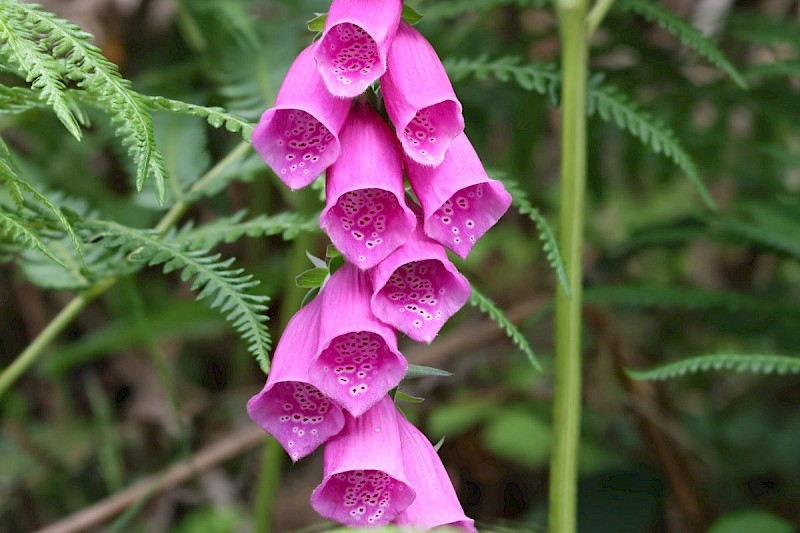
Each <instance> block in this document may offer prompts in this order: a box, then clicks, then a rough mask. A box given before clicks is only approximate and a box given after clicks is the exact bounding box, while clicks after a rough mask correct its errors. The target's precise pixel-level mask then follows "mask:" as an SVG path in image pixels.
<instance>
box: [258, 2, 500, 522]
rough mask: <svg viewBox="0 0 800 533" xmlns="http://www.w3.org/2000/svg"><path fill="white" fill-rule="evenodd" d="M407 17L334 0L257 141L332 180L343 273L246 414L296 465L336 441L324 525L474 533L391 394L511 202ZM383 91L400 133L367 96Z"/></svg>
mask: <svg viewBox="0 0 800 533" xmlns="http://www.w3.org/2000/svg"><path fill="white" fill-rule="evenodd" d="M401 11H402V1H401V0H380V1H375V0H334V1H333V4H332V5H331V8H330V11H329V13H328V15H327V19H326V23H325V29H324V31H323V33H322V37H321V39H320V40H318V41H316V42H314V43H313V44H312V45H311V46H309V47H308V48H306V49H305V50H304V51H303V52H301V53H300V55H299V56H298V57H297V59H296V60H295V62H294V63H293V64H292V66H291V68H290V70H289V72H288V74H287V76H286V79H285V80H284V82H283V85H282V86H281V89H280V91H279V93H278V97H277V99H276V103H275V106H274V107H273V108H271V109H269V110H267V111H266V112H265V113H264V114H263V116H262V117H261V120H260V122H259V124H258V126H257V127H256V129H255V131H254V132H253V138H252V140H253V145H254V146H255V148H256V150H257V151H258V152H259V154H261V156H262V157H263V158H264V160H265V161H266V162H267V164H268V165H269V166H270V167H271V168H272V169H273V170H274V171H275V173H276V174H277V175H278V177H279V178H280V179H281V180H282V181H283V182H284V183H285V184H286V185H287V186H288V187H290V188H292V189H298V188H302V187H305V186H307V185H309V184H310V183H311V182H312V181H314V180H315V179H316V178H317V177H318V176H319V175H320V174H322V172H323V171H326V170H327V172H326V181H325V196H326V206H325V209H324V210H323V212H322V215H321V217H320V225H321V227H322V228H323V229H324V230H325V231H326V232H327V234H328V235H329V237H330V239H331V240H332V241H333V243H334V245H335V246H336V248H337V249H338V250H339V251H340V252H341V253H342V255H343V256H344V258H345V259H346V261H347V262H346V263H345V264H344V266H342V267H341V268H340V269H339V270H337V271H336V272H335V273H334V274H333V275H332V276H331V277H330V278H329V279H328V281H327V282H326V283H325V285H324V286H323V287H322V289H321V291H320V293H319V295H318V296H317V297H316V298H314V299H313V300H312V301H311V302H310V303H308V304H307V305H306V306H304V307H303V308H302V309H300V310H299V311H298V312H297V314H296V315H295V316H294V317H293V318H292V320H291V321H290V322H289V324H288V326H287V328H286V331H285V332H284V334H283V336H282V338H281V340H280V342H279V343H278V347H277V349H276V351H275V356H274V358H273V363H272V370H271V371H270V374H269V378H268V379H267V383H266V385H265V387H264V389H263V390H262V391H261V392H260V393H258V394H257V395H255V396H254V397H253V398H252V399H251V400H250V401H249V402H248V405H247V409H248V413H249V414H250V417H251V418H252V419H253V420H254V421H255V422H256V423H258V424H259V425H261V426H262V427H263V428H264V429H265V430H266V431H268V432H269V433H270V434H271V435H273V436H274V437H275V438H276V439H277V440H278V441H279V442H280V443H281V445H282V446H283V447H284V449H285V450H286V451H287V453H288V454H289V455H290V456H291V458H292V460H293V461H297V460H299V459H300V458H302V457H305V456H306V455H308V454H310V453H311V452H312V451H314V450H315V449H316V448H317V447H318V446H319V445H320V444H323V443H325V454H324V478H323V481H322V483H321V484H320V485H319V486H318V487H317V489H316V490H315V491H314V492H313V494H312V496H311V504H312V506H313V507H314V509H316V510H317V511H318V512H319V513H320V514H321V515H323V516H325V517H327V518H330V519H333V520H336V521H338V522H341V523H344V524H346V525H350V526H362V527H363V526H379V525H383V524H387V523H390V522H391V523H395V524H405V525H412V526H414V527H418V528H424V529H431V528H436V527H440V526H444V525H450V526H453V527H458V528H461V529H463V530H465V531H475V528H474V526H473V523H472V520H471V519H469V518H468V517H466V516H465V515H464V512H463V510H462V508H461V506H460V504H459V502H458V499H457V497H456V495H455V491H454V489H453V486H452V484H451V483H450V480H449V478H448V476H447V473H446V472H445V470H444V467H443V465H442V463H441V461H440V460H439V457H438V455H437V454H436V452H435V450H434V449H433V447H432V446H431V444H430V442H429V441H428V440H427V439H426V438H425V437H424V435H422V434H421V433H420V432H419V431H418V430H417V429H416V428H415V427H414V426H413V425H411V424H410V423H409V422H408V421H407V420H406V419H405V418H404V417H403V416H402V415H400V414H399V413H398V411H397V409H396V408H395V407H394V403H393V402H392V400H391V398H390V397H389V395H388V392H389V391H390V390H391V389H393V388H394V387H396V386H397V385H398V383H399V382H400V380H401V379H402V378H403V376H404V375H405V373H406V370H407V368H408V363H407V362H406V360H405V358H404V357H403V355H402V354H401V353H400V352H399V351H398V349H397V336H396V332H395V330H399V331H401V332H402V333H405V334H406V335H408V336H409V337H411V338H412V339H414V340H417V341H421V342H431V341H432V340H433V339H434V338H435V337H436V335H437V334H438V332H439V330H440V329H441V327H442V326H443V325H444V323H445V322H446V321H447V319H448V318H450V317H451V316H452V315H453V314H454V313H455V312H456V311H458V310H459V309H460V308H461V307H462V306H463V305H464V304H465V303H466V301H467V300H468V299H469V292H470V288H469V283H468V282H467V280H466V278H464V276H462V275H461V274H460V273H459V272H458V270H457V269H456V267H455V266H454V265H453V263H452V262H451V261H450V260H449V259H448V258H447V254H446V252H445V247H447V248H449V249H450V250H452V251H453V252H454V253H456V254H457V255H459V256H461V257H462V258H465V257H466V256H467V254H468V253H469V252H470V250H471V249H472V247H473V245H474V244H475V242H477V240H478V239H479V238H480V237H481V236H482V235H483V234H484V233H485V232H486V231H487V230H488V229H489V228H490V227H491V226H493V225H494V224H495V223H496V222H497V220H498V219H499V218H500V217H501V216H502V215H503V214H504V213H505V211H506V210H507V209H508V207H509V205H510V203H511V197H510V195H509V194H508V193H507V192H506V190H505V189H504V188H503V186H502V184H500V182H498V181H495V180H492V179H490V178H489V177H488V176H487V175H486V172H485V170H484V169H483V166H482V164H481V162H480V159H479V158H478V156H477V154H476V153H475V150H474V149H473V147H472V145H471V144H470V142H469V140H468V139H467V137H466V135H464V133H463V130H464V120H463V117H462V114H461V104H460V102H459V101H458V99H457V98H456V96H455V93H454V91H453V87H452V85H451V84H450V81H449V80H448V78H447V74H446V73H445V71H444V68H443V67H442V64H441V62H440V61H439V58H438V57H437V55H436V53H435V52H434V50H433V48H432V47H431V45H430V44H429V43H428V42H427V41H426V40H425V38H424V37H423V36H422V35H421V34H420V33H419V32H418V31H417V30H415V29H414V28H412V27H411V26H410V25H408V24H406V23H405V22H403V21H401ZM378 80H380V93H381V96H382V98H383V103H384V106H385V109H386V113H387V115H388V117H389V119H390V120H391V123H392V124H393V125H394V132H393V131H392V128H391V127H390V125H389V124H388V123H387V122H386V121H385V120H384V119H383V118H382V117H381V116H380V115H379V114H378V113H377V112H376V111H375V110H373V109H372V107H370V105H369V103H368V102H367V100H366V99H364V98H357V97H358V96H359V95H361V94H362V93H364V91H366V90H367V88H368V87H370V86H371V85H372V84H373V83H374V82H376V81H378ZM354 99H355V100H354ZM404 176H405V177H407V178H408V181H409V183H410V185H411V188H412V189H413V191H414V195H415V196H416V198H417V199H418V202H419V204H417V203H415V202H413V201H412V200H410V199H409V198H408V197H407V195H406V191H405V188H404Z"/></svg>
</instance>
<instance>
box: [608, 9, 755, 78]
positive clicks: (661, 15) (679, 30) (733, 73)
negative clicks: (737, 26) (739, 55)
mask: <svg viewBox="0 0 800 533" xmlns="http://www.w3.org/2000/svg"><path fill="white" fill-rule="evenodd" d="M620 6H621V7H622V8H623V9H626V10H628V11H633V12H634V13H637V14H639V15H641V16H642V17H644V18H645V19H647V20H648V21H650V22H655V23H656V24H658V25H659V26H661V27H662V28H664V29H665V30H667V31H668V32H670V33H671V34H673V35H674V36H675V37H677V38H678V39H680V41H681V42H682V43H683V44H685V45H686V46H688V47H690V48H691V49H692V50H694V51H695V52H697V53H698V54H699V55H700V56H702V57H704V58H705V59H707V60H708V61H709V62H710V63H711V64H712V65H714V66H716V67H717V68H719V69H720V70H722V71H723V72H725V73H726V74H727V75H728V76H729V77H730V78H731V79H732V80H733V81H734V83H736V85H738V86H739V87H741V88H742V89H747V82H746V81H745V80H744V77H743V76H742V75H741V74H740V73H739V71H738V70H736V67H734V66H733V64H732V63H731V62H730V61H729V60H728V58H727V57H725V54H723V53H722V51H721V50H720V49H719V48H718V47H717V45H716V44H714V42H713V41H712V40H711V39H709V38H708V37H706V36H705V35H703V33H702V32H701V31H700V30H698V29H697V28H695V27H694V26H692V25H691V24H689V23H688V22H686V21H685V20H683V19H682V18H681V17H679V16H677V15H676V14H674V13H673V12H671V11H670V10H668V9H666V8H665V7H663V6H662V5H661V4H659V3H658V2H650V1H647V0H622V2H620Z"/></svg>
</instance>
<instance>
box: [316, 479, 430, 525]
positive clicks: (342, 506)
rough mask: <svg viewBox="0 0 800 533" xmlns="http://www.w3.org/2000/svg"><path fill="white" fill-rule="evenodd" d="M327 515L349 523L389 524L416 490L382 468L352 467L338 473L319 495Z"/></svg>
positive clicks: (405, 505) (409, 500) (411, 498)
mask: <svg viewBox="0 0 800 533" xmlns="http://www.w3.org/2000/svg"><path fill="white" fill-rule="evenodd" d="M317 498H318V499H317V502H318V504H319V505H321V506H324V507H326V511H327V512H326V513H325V514H326V516H328V517H330V518H332V519H333V520H336V521H337V522H341V523H343V524H347V525H348V526H381V525H384V524H388V523H389V521H390V520H392V518H394V517H395V515H397V513H398V512H400V511H402V510H403V509H405V508H406V507H408V505H409V504H410V503H411V501H412V500H413V498H414V495H413V493H412V491H410V490H408V487H407V486H406V484H405V483H403V482H402V481H398V480H396V479H394V478H393V477H391V476H390V475H389V474H387V473H385V472H382V471H380V470H350V471H347V472H342V473H340V474H335V475H333V476H331V477H330V479H329V480H328V481H327V483H325V485H324V486H323V487H322V488H321V490H320V492H319V494H318V495H317Z"/></svg>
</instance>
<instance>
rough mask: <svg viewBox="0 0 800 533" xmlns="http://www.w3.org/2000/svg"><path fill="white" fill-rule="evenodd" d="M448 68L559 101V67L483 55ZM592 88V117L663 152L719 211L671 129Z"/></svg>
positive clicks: (604, 89)
mask: <svg viewBox="0 0 800 533" xmlns="http://www.w3.org/2000/svg"><path fill="white" fill-rule="evenodd" d="M445 68H446V69H447V72H448V73H449V74H450V75H451V76H452V78H453V79H454V80H457V79H461V78H464V77H466V76H469V75H472V76H475V77H476V78H478V79H486V78H488V77H490V76H494V77H495V78H497V79H498V80H500V81H504V82H509V81H512V80H513V81H515V82H516V83H517V84H518V85H519V86H520V87H522V88H523V89H526V90H528V91H535V92H537V93H539V94H542V95H548V96H550V99H551V100H552V101H553V103H554V104H556V103H557V102H558V92H559V87H560V85H561V76H560V75H559V73H558V70H557V67H556V66H555V65H552V64H540V63H531V64H527V65H520V64H519V60H518V58H513V57H503V58H500V59H496V60H493V61H489V60H488V59H487V58H486V57H485V56H482V57H479V58H477V59H461V60H455V61H448V62H446V63H445ZM588 89H589V109H588V113H589V114H590V115H592V114H594V113H595V112H597V113H598V114H599V115H600V118H602V119H603V120H605V121H606V122H613V123H614V124H616V125H617V126H619V127H620V128H621V129H623V130H624V131H627V132H628V133H630V134H631V135H633V136H634V137H636V138H637V139H639V140H640V141H641V142H642V143H643V144H645V145H646V146H649V147H651V148H652V149H653V151H655V152H656V153H662V154H664V155H665V156H666V157H667V158H669V159H670V160H672V162H673V163H675V164H676V165H677V166H678V167H679V168H680V169H681V170H683V172H684V173H685V174H686V175H687V176H688V177H689V180H690V181H691V182H692V184H694V186H695V188H696V189H697V191H698V193H699V194H700V197H701V198H702V199H703V201H704V202H705V203H706V205H708V206H709V207H710V208H711V209H714V210H716V208H717V207H716V204H715V203H714V200H713V199H712V198H711V195H710V194H709V192H708V189H706V186H705V185H704V184H703V181H702V179H701V178H700V174H699V173H698V171H697V166H696V165H695V163H694V160H693V159H692V158H691V156H689V154H688V153H687V152H686V150H685V149H684V148H683V146H682V145H681V143H680V142H679V141H678V140H677V139H676V137H675V134H674V133H673V131H672V130H671V129H669V128H668V127H667V126H666V125H665V124H664V123H663V122H661V121H660V120H656V119H654V118H653V117H652V116H651V115H650V114H649V113H647V112H645V111H642V110H641V109H640V108H639V106H638V105H637V104H636V103H634V102H633V101H632V100H631V99H630V98H628V97H627V96H625V95H624V94H623V93H622V92H620V91H619V89H617V88H615V87H612V86H607V85H606V86H601V85H598V84H597V83H592V84H590V86H589V88H588Z"/></svg>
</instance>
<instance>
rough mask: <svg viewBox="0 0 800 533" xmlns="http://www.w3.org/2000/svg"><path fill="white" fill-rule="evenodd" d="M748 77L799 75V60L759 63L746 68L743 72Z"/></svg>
mask: <svg viewBox="0 0 800 533" xmlns="http://www.w3.org/2000/svg"><path fill="white" fill-rule="evenodd" d="M744 75H745V77H746V78H748V79H763V78H782V77H784V76H800V61H798V60H789V61H774V62H770V63H759V64H758V65H753V66H752V67H750V68H748V69H747V70H746V71H745V73H744Z"/></svg>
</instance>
